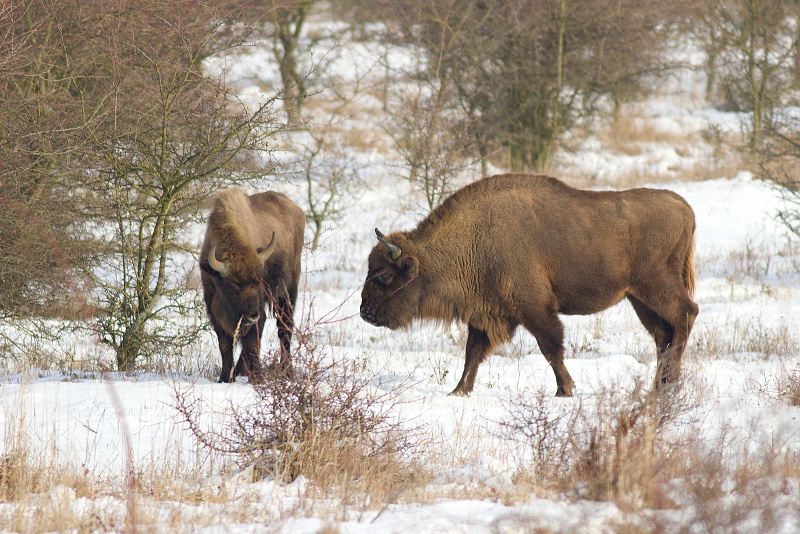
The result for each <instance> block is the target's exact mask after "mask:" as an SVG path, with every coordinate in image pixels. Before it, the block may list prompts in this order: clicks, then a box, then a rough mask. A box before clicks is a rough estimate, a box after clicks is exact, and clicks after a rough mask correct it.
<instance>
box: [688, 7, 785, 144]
mask: <svg viewBox="0 0 800 534" xmlns="http://www.w3.org/2000/svg"><path fill="white" fill-rule="evenodd" d="M795 4H796V3H795V2H794V0H710V1H708V2H706V3H704V4H702V6H703V8H704V9H703V10H702V11H700V13H701V14H702V16H701V17H700V18H699V19H697V21H696V22H697V25H698V26H697V28H698V29H699V31H697V32H696V33H697V34H699V35H700V43H701V46H703V48H704V49H705V51H706V54H707V56H708V58H709V59H708V61H709V62H710V63H712V62H713V64H712V65H711V66H712V67H714V69H713V70H712V71H711V72H712V76H713V75H714V74H715V73H716V72H720V74H721V80H720V88H721V90H722V91H723V93H724V95H723V99H724V101H725V105H726V107H727V108H728V109H731V110H735V111H747V112H749V113H750V118H751V120H750V126H749V130H750V140H749V145H750V147H751V149H752V148H756V147H757V144H758V138H759V136H760V134H761V131H762V126H763V120H764V116H765V114H766V113H768V112H769V110H770V109H772V108H774V107H775V106H778V105H780V100H781V98H782V97H783V96H784V95H785V94H786V92H787V90H788V89H789V87H790V86H791V84H792V83H793V82H794V73H793V68H794V56H795V54H796V50H797V47H798V33H797V29H796V27H795V25H796V17H793V15H796V5H795ZM710 83H713V78H712V79H711V81H710ZM712 89H713V88H711V87H709V90H708V91H707V92H709V93H710V92H711V91H712Z"/></svg>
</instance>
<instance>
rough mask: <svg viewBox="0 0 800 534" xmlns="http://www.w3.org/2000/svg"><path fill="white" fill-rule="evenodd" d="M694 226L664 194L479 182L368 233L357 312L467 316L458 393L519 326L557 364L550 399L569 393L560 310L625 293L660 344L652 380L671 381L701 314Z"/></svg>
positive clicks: (396, 317) (406, 319) (392, 324)
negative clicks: (410, 224)
mask: <svg viewBox="0 0 800 534" xmlns="http://www.w3.org/2000/svg"><path fill="white" fill-rule="evenodd" d="M694 229H695V220H694V213H693V212H692V209H691V207H689V204H687V202H686V201H685V200H684V199H683V198H681V197H680V196H678V195H677V194H675V193H672V192H670V191H664V190H656V189H631V190H628V191H620V192H609V191H581V190H578V189H573V188H572V187H569V186H567V185H566V184H564V183H562V182H560V181H558V180H556V179H555V178H550V177H546V176H530V175H523V174H504V175H499V176H492V177H489V178H484V179H482V180H479V181H477V182H475V183H472V184H470V185H468V186H466V187H464V188H462V189H460V190H459V191H457V192H456V193H454V194H453V195H452V196H450V197H449V198H447V199H446V200H445V201H444V202H443V203H442V204H441V205H440V206H439V207H437V208H436V209H435V210H433V212H431V214H430V215H428V217H427V218H426V219H425V220H423V221H422V222H421V223H419V225H418V226H417V228H416V229H415V230H412V231H410V232H396V233H393V234H390V235H388V236H384V235H383V234H381V233H380V232H379V231H378V230H377V229H376V230H375V231H376V234H377V236H378V241H379V244H378V245H376V246H375V248H373V250H372V252H371V253H370V255H369V265H368V272H367V279H366V282H365V283H364V289H363V292H362V295H361V300H362V301H361V317H362V318H363V319H364V320H365V321H367V322H368V323H371V324H373V325H375V326H386V327H388V328H391V329H397V328H401V327H404V326H407V325H409V324H410V323H411V322H412V320H414V319H423V320H426V319H427V320H433V321H444V322H450V321H454V320H457V321H462V322H464V323H467V325H468V335H467V350H466V362H465V365H464V373H463V375H462V376H461V380H460V381H459V383H458V385H457V386H456V388H455V389H454V390H453V392H452V394H453V395H467V394H468V393H470V392H471V391H472V388H473V385H474V383H475V375H476V373H477V370H478V366H479V365H480V363H481V362H482V361H483V360H484V359H485V358H486V356H487V355H488V354H489V353H490V351H491V350H492V349H493V348H494V347H495V346H497V345H498V344H499V343H503V342H505V341H509V340H510V339H511V337H512V336H513V335H514V331H515V330H516V328H517V327H518V326H519V325H522V326H524V327H525V328H526V329H527V330H528V331H530V332H531V333H532V334H533V335H534V336H535V337H536V341H537V342H538V344H539V348H540V349H541V351H542V354H544V356H545V358H546V359H547V361H548V362H549V363H550V366H551V367H552V368H553V372H554V373H555V375H556V385H557V390H556V395H558V396H571V395H572V390H573V385H574V383H573V380H572V377H571V376H570V374H569V372H568V371H567V368H566V367H565V366H564V344H563V339H564V328H563V326H562V324H561V321H560V320H559V318H558V315H559V314H564V315H588V314H592V313H597V312H600V311H602V310H605V309H606V308H609V307H610V306H613V305H614V304H616V303H618V302H619V301H620V300H622V299H623V298H627V299H628V300H629V301H630V303H631V304H632V305H633V308H634V310H635V311H636V314H637V315H638V316H639V319H640V320H641V322H642V324H643V325H644V326H645V328H647V330H648V331H649V332H650V333H651V334H652V336H653V338H654V339H655V342H656V347H657V351H658V367H657V371H656V378H655V385H656V387H658V386H660V385H661V384H664V383H668V382H673V381H675V380H677V379H678V377H679V375H680V367H681V357H682V355H683V350H684V347H685V346H686V341H687V339H688V337H689V332H690V331H691V329H692V325H693V324H694V320H695V317H697V313H698V307H697V305H696V304H695V303H694V302H693V301H692V298H691V294H692V291H693V287H694V266H693V246H694Z"/></svg>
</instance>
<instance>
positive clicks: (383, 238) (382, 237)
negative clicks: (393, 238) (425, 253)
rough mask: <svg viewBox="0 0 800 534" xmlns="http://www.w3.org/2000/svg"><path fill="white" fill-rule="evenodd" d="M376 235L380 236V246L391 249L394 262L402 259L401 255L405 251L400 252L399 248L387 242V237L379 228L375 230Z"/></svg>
mask: <svg viewBox="0 0 800 534" xmlns="http://www.w3.org/2000/svg"><path fill="white" fill-rule="evenodd" d="M375 235H376V236H378V241H379V242H380V244H381V245H383V246H384V247H386V248H387V249H389V252H391V253H392V259H393V260H396V259H397V258H399V257H400V254H402V253H403V251H402V250H400V247H398V246H397V245H395V244H394V243H389V241H387V240H386V236H385V235H383V234H382V233H381V231H380V230H378V229H377V228H375Z"/></svg>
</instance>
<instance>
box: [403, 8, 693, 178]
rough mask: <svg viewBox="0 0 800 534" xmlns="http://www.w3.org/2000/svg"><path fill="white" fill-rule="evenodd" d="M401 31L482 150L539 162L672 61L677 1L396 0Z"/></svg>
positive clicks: (525, 164)
mask: <svg viewBox="0 0 800 534" xmlns="http://www.w3.org/2000/svg"><path fill="white" fill-rule="evenodd" d="M392 5H393V6H394V9H393V13H394V19H395V20H396V21H397V23H398V25H399V27H400V29H399V31H398V32H397V34H398V35H399V36H400V37H401V38H402V39H404V40H405V41H410V42H412V43H414V44H416V45H418V46H420V47H421V48H422V49H423V50H425V52H426V56H427V59H428V62H429V72H430V75H431V77H433V78H436V79H438V80H439V81H440V82H441V83H443V84H450V83H451V84H453V86H454V87H455V89H456V92H457V96H458V100H459V102H460V105H461V108H462V112H463V113H464V114H465V115H466V117H467V118H468V121H469V124H470V127H471V129H472V131H473V132H474V137H475V139H476V141H477V142H478V143H480V144H481V152H482V154H488V153H490V152H492V151H494V150H496V149H502V151H503V152H504V153H505V154H506V155H507V158H508V164H509V166H510V167H511V169H512V170H515V171H518V170H525V169H535V170H542V169H543V168H544V167H545V166H546V165H547V162H548V159H549V156H550V154H551V153H552V151H553V150H554V148H555V146H556V145H557V143H558V142H559V141H560V140H561V138H562V137H563V134H564V133H565V132H566V131H568V130H569V129H571V128H572V127H573V126H575V125H576V124H577V123H578V122H580V121H581V120H582V119H583V118H586V117H594V116H596V114H597V113H598V112H599V111H600V108H599V107H598V102H599V99H600V98H601V97H603V96H608V97H610V98H611V100H612V101H615V102H620V101H623V100H627V99H630V98H633V97H635V96H637V95H639V94H641V93H642V92H643V91H644V90H645V89H646V87H647V83H646V82H647V81H648V80H649V79H650V78H651V77H653V76H656V75H659V74H662V73H663V72H664V70H665V69H667V68H668V67H670V66H671V65H673V64H674V62H673V61H671V60H670V59H669V56H668V55H666V54H664V53H663V51H664V50H665V48H666V46H667V45H668V44H669V43H670V41H669V40H670V38H671V37H672V36H673V32H672V30H673V29H674V27H675V23H676V21H677V20H679V19H680V17H681V16H682V15H683V13H684V11H683V8H684V3H683V2H681V1H680V0H674V1H668V2H663V1H656V0H648V1H646V2H641V1H636V0H623V1H610V0H609V1H605V0H598V1H594V2H583V1H578V0H546V1H544V2H528V1H527V0H513V1H510V2H509V1H500V0H497V1H493V0H490V1H486V0H446V1H442V0H401V1H397V2H392Z"/></svg>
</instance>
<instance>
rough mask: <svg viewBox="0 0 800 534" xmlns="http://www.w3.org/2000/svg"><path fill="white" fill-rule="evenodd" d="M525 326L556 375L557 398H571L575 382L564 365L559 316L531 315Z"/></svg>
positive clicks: (552, 314) (562, 331)
mask: <svg viewBox="0 0 800 534" xmlns="http://www.w3.org/2000/svg"><path fill="white" fill-rule="evenodd" d="M523 324H524V326H525V328H526V329H528V331H529V332H530V333H531V334H533V336H534V337H535V338H536V342H537V343H538V344H539V349H540V350H541V351H542V354H543V355H544V357H545V359H546V360H547V363H549V364H550V367H551V368H552V369H553V373H554V374H555V375H556V397H571V396H572V392H573V389H574V387H575V382H574V381H573V380H572V376H570V374H569V371H568V370H567V367H566V365H564V325H563V324H562V323H561V320H560V319H559V318H558V315H556V314H555V313H541V314H531V315H530V316H528V317H526V318H525V321H524V323H523Z"/></svg>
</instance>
